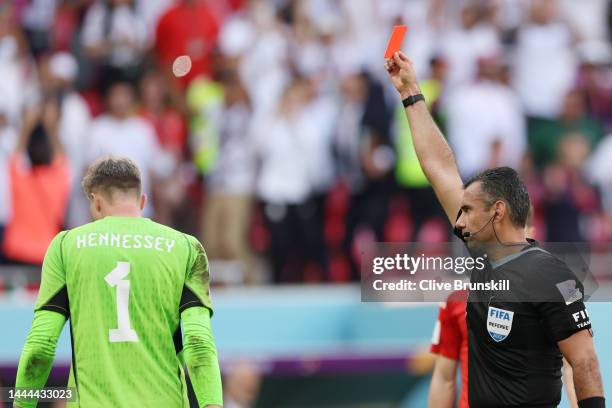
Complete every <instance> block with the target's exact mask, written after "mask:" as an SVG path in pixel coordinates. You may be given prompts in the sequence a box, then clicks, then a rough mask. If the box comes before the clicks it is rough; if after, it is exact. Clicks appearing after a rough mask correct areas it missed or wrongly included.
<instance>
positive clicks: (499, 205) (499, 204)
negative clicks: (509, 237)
mask: <svg viewBox="0 0 612 408" xmlns="http://www.w3.org/2000/svg"><path fill="white" fill-rule="evenodd" d="M493 206H494V207H495V214H494V218H493V221H499V220H500V219H501V218H503V217H504V215H506V203H505V202H504V201H502V200H498V201H496V202H495V204H493Z"/></svg>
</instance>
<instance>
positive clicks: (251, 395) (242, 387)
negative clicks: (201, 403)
mask: <svg viewBox="0 0 612 408" xmlns="http://www.w3.org/2000/svg"><path fill="white" fill-rule="evenodd" d="M227 371H228V372H227V374H226V375H225V379H224V381H223V383H224V385H225V387H224V395H223V406H224V408H252V407H254V406H255V404H256V402H257V396H258V395H259V390H260V387H261V382H262V375H261V374H260V372H259V371H258V368H257V367H256V366H255V365H254V364H252V363H249V362H246V361H245V362H237V363H234V364H232V365H231V366H230V367H229V369H228V370H227Z"/></svg>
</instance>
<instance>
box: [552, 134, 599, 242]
mask: <svg viewBox="0 0 612 408" xmlns="http://www.w3.org/2000/svg"><path fill="white" fill-rule="evenodd" d="M589 152H590V145H589V141H588V140H587V138H586V137H585V136H584V135H582V134H580V133H570V134H566V135H564V136H563V138H562V139H561V140H560V142H559V144H558V147H557V156H556V160H555V162H553V163H552V164H550V165H549V166H548V167H546V168H545V169H544V173H543V181H544V188H545V193H546V194H545V195H544V208H543V214H544V218H545V222H546V239H547V240H548V241H549V242H581V241H583V240H588V239H589V238H590V236H589V232H590V231H588V230H587V229H586V228H585V225H586V223H585V220H586V217H587V216H589V215H594V214H596V213H597V212H598V211H599V197H598V195H597V191H596V190H595V188H594V187H593V186H592V185H591V184H590V183H589V182H588V180H587V178H586V177H585V174H584V172H583V167H584V163H585V160H586V158H587V157H588V154H589ZM560 220H562V221H561V222H560Z"/></svg>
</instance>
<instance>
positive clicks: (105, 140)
mask: <svg viewBox="0 0 612 408" xmlns="http://www.w3.org/2000/svg"><path fill="white" fill-rule="evenodd" d="M107 155H113V156H124V157H128V158H130V159H132V160H134V162H135V163H136V165H138V168H139V169H140V172H141V174H140V175H141V179H142V191H143V193H145V194H147V196H148V198H149V204H148V205H147V207H146V208H145V215H146V216H150V215H151V214H152V206H151V205H150V199H151V175H156V176H159V177H168V176H169V175H170V174H171V172H172V171H173V169H174V159H173V158H172V157H171V156H170V155H169V154H167V153H165V152H164V151H163V150H162V149H161V148H160V146H159V143H158V141H157V138H156V136H155V131H154V129H153V128H152V127H151V125H149V123H147V122H146V121H145V120H144V119H141V118H139V117H138V116H131V117H129V118H127V119H118V118H116V117H113V116H111V115H108V114H104V115H101V116H99V117H98V118H96V119H95V120H94V121H93V123H92V125H91V129H90V131H89V147H88V153H87V163H88V164H89V163H91V162H93V161H94V160H96V159H97V158H99V157H101V156H107Z"/></svg>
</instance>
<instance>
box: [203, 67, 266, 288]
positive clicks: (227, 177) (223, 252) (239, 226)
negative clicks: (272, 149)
mask: <svg viewBox="0 0 612 408" xmlns="http://www.w3.org/2000/svg"><path fill="white" fill-rule="evenodd" d="M220 80H221V84H222V85H223V94H224V95H223V100H222V101H221V103H220V104H219V105H218V106H217V107H216V109H214V110H213V111H208V114H209V117H208V120H209V121H210V122H212V124H211V126H209V127H208V130H209V131H213V132H216V133H217V137H218V143H219V148H218V153H217V157H216V160H215V163H214V167H213V168H212V171H211V173H210V175H209V177H208V179H207V181H208V191H207V193H208V194H207V197H206V200H205V202H204V212H203V214H204V220H203V221H204V223H203V230H202V236H203V242H206V251H207V254H208V257H209V259H210V260H211V261H213V262H215V261H223V262H222V263H220V262H217V264H216V267H215V269H216V271H217V274H218V276H219V279H220V280H222V281H234V283H236V282H242V281H245V280H246V281H252V279H251V278H252V276H250V275H251V272H252V267H253V262H252V254H251V253H250V248H249V246H248V242H247V233H248V227H249V222H250V218H251V217H250V214H251V206H252V198H253V186H254V184H255V175H256V173H255V172H256V168H255V164H256V163H255V146H254V144H253V137H252V135H253V129H252V128H251V120H252V110H251V104H250V100H249V97H248V95H247V93H246V90H245V88H244V86H243V85H242V82H241V80H240V77H239V76H238V74H237V73H236V72H235V71H232V70H227V71H224V72H222V73H221V75H220ZM202 114H206V112H202ZM209 137H210V136H209Z"/></svg>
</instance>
